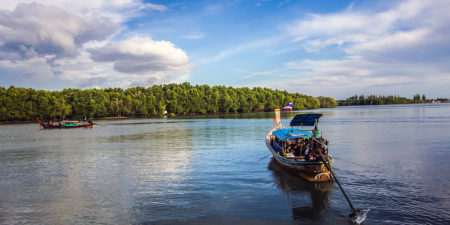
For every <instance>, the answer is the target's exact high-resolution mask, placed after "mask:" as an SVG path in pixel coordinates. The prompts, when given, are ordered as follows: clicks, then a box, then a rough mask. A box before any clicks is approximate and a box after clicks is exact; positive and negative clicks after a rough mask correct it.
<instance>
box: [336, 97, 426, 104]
mask: <svg viewBox="0 0 450 225" xmlns="http://www.w3.org/2000/svg"><path fill="white" fill-rule="evenodd" d="M338 102H339V105H342V106H345V105H388V104H415V103H428V102H431V100H427V99H426V97H425V95H422V97H421V96H420V94H415V95H414V97H413V99H408V98H403V97H399V96H392V95H391V96H376V95H369V96H364V95H360V96H359V97H358V96H357V95H354V96H352V97H350V98H347V99H346V100H339V101H338Z"/></svg>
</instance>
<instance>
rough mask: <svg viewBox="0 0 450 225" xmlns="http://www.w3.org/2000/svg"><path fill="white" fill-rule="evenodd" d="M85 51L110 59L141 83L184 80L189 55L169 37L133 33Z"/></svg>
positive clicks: (120, 69) (97, 58) (97, 59)
mask: <svg viewBox="0 0 450 225" xmlns="http://www.w3.org/2000/svg"><path fill="white" fill-rule="evenodd" d="M88 51H89V53H91V56H92V59H93V60H94V61H96V62H110V63H113V66H114V69H115V70H116V71H118V72H121V73H123V74H130V75H132V76H134V79H136V80H137V81H138V82H139V83H141V85H142V84H152V83H161V82H176V81H179V80H180V77H182V78H181V80H185V78H186V76H187V74H188V73H189V72H190V71H191V65H190V63H189V57H188V56H187V55H186V53H185V52H184V51H183V50H181V49H179V48H177V47H175V45H174V44H173V43H171V42H169V41H154V40H152V39H150V38H146V37H133V38H130V39H127V40H123V41H119V42H110V43H108V44H107V45H105V46H103V47H100V48H92V49H88ZM129 83H130V84H132V83H133V82H129Z"/></svg>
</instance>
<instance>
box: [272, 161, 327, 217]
mask: <svg viewBox="0 0 450 225" xmlns="http://www.w3.org/2000/svg"><path fill="white" fill-rule="evenodd" d="M269 169H270V170H272V172H273V177H274V180H275V182H276V184H277V187H278V188H279V189H280V190H282V191H283V192H284V193H285V194H286V196H287V198H288V201H289V204H290V205H291V207H292V217H293V219H294V220H300V221H315V222H317V221H320V220H321V219H322V218H323V215H322V214H323V212H324V211H325V210H326V209H327V208H328V207H329V203H328V196H329V194H330V192H331V190H332V188H333V183H332V182H314V183H313V182H308V181H305V180H303V179H302V178H301V177H299V176H298V175H296V174H294V173H291V172H289V171H287V170H285V169H284V168H283V167H282V166H280V165H279V164H278V163H277V162H276V161H275V159H273V158H272V160H271V161H270V163H269Z"/></svg>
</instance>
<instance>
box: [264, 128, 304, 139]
mask: <svg viewBox="0 0 450 225" xmlns="http://www.w3.org/2000/svg"><path fill="white" fill-rule="evenodd" d="M272 134H273V135H275V136H276V137H277V138H278V140H281V141H285V140H287V139H291V138H300V137H311V136H312V134H311V132H309V131H306V130H300V129H292V128H286V129H279V130H276V131H274V132H273V133H272Z"/></svg>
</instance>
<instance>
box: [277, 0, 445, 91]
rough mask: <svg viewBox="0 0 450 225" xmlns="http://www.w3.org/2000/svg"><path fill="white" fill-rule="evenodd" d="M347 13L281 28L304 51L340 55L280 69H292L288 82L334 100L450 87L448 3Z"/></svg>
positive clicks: (409, 4)
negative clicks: (326, 94)
mask: <svg viewBox="0 0 450 225" xmlns="http://www.w3.org/2000/svg"><path fill="white" fill-rule="evenodd" d="M353 10H354V6H352V7H349V8H348V9H347V10H346V11H342V12H338V13H332V14H323V15H319V14H314V15H310V16H309V17H308V18H306V19H304V20H301V21H297V22H295V23H293V24H291V26H289V27H288V28H287V31H288V33H289V34H291V35H292V36H293V39H294V40H295V41H296V43H297V44H298V45H301V46H302V47H303V48H304V49H305V50H306V51H307V52H310V53H314V54H321V53H323V52H327V51H330V50H332V51H338V52H341V53H342V56H341V57H338V58H337V59H335V60H324V59H322V60H299V61H295V62H290V63H287V64H286V68H285V69H289V70H292V69H295V70H297V73H296V74H297V75H296V77H297V78H292V80H291V81H289V83H297V84H299V85H300V84H301V85H302V86H303V87H304V88H306V89H309V90H310V91H311V93H314V94H316V95H320V94H321V93H320V91H322V94H323V92H328V94H329V95H335V96H340V97H342V95H344V94H346V95H347V96H348V95H353V94H358V93H363V92H365V91H372V92H375V91H376V90H388V91H389V92H388V93H398V92H399V91H400V92H401V93H409V92H415V91H418V90H423V91H429V92H435V93H437V91H436V90H433V89H434V88H433V82H436V81H437V83H434V85H435V86H439V85H442V84H447V85H448V84H450V66H448V65H449V64H450V55H449V54H448V53H449V52H450V14H449V13H448V12H450V2H448V1H418V0H409V1H399V2H395V5H393V6H392V7H391V8H389V9H387V10H383V11H368V10H359V11H353ZM280 85H282V84H280ZM320 87H323V88H324V89H322V90H320V89H321V88H320ZM424 88H427V89H426V90H424ZM414 89H417V90H414ZM378 94H380V93H378ZM447 95H448V94H447Z"/></svg>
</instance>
